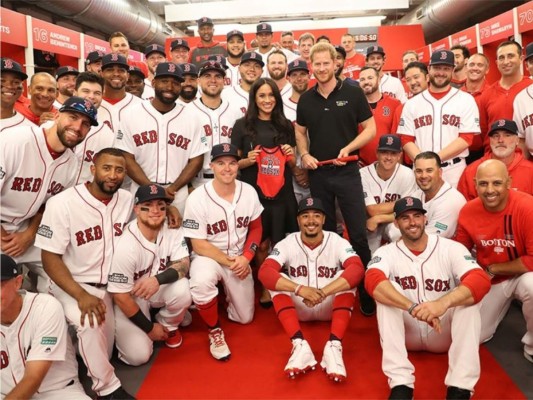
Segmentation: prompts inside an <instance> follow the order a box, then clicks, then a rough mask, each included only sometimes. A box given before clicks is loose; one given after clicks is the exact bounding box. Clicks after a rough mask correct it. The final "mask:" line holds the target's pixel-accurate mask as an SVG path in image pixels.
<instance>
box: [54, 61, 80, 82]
mask: <svg viewBox="0 0 533 400" xmlns="http://www.w3.org/2000/svg"><path fill="white" fill-rule="evenodd" d="M79 74H80V71H78V70H77V69H76V68H74V67H71V66H70V65H67V66H65V67H59V68H58V69H57V70H56V80H58V79H59V78H61V77H62V76H65V75H76V76H78V75H79Z"/></svg>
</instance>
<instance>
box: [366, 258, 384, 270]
mask: <svg viewBox="0 0 533 400" xmlns="http://www.w3.org/2000/svg"><path fill="white" fill-rule="evenodd" d="M380 261H381V257H378V256H376V257H373V258H372V260H370V262H369V263H368V265H367V267H370V266H371V265H372V264H377V263H378V262H380Z"/></svg>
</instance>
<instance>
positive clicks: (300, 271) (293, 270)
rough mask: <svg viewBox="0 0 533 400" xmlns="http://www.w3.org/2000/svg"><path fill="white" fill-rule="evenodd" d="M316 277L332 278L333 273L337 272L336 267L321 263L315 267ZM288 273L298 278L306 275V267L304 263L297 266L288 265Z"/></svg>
mask: <svg viewBox="0 0 533 400" xmlns="http://www.w3.org/2000/svg"><path fill="white" fill-rule="evenodd" d="M317 271H318V274H317V277H318V278H328V279H329V278H333V277H334V276H335V274H336V273H337V267H326V266H324V265H321V266H319V267H318V268H317ZM289 275H290V276H293V277H295V278H299V277H301V276H303V277H307V276H308V275H309V274H308V269H307V266H306V265H299V266H297V267H293V266H290V267H289Z"/></svg>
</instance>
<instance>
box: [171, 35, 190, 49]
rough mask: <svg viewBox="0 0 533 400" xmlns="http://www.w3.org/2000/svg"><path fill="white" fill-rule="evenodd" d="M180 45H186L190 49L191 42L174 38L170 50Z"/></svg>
mask: <svg viewBox="0 0 533 400" xmlns="http://www.w3.org/2000/svg"><path fill="white" fill-rule="evenodd" d="M178 47H185V48H186V49H187V50H190V49H191V48H190V47H189V43H187V41H186V40H185V39H181V38H178V39H176V40H173V41H172V43H170V51H172V50H175V49H177V48H178Z"/></svg>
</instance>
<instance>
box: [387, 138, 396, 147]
mask: <svg viewBox="0 0 533 400" xmlns="http://www.w3.org/2000/svg"><path fill="white" fill-rule="evenodd" d="M393 143H394V138H393V137H392V136H389V137H388V138H387V143H386V145H387V146H392V144H393Z"/></svg>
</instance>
